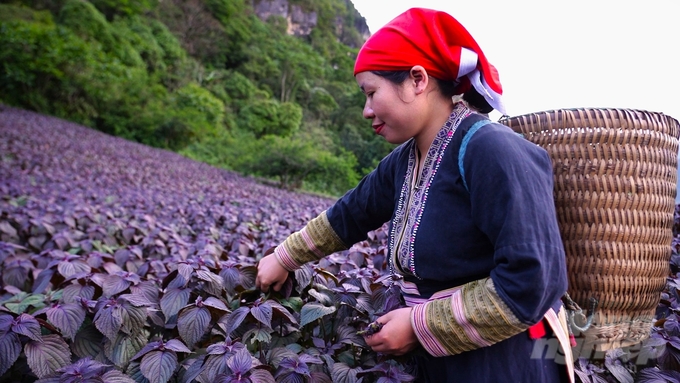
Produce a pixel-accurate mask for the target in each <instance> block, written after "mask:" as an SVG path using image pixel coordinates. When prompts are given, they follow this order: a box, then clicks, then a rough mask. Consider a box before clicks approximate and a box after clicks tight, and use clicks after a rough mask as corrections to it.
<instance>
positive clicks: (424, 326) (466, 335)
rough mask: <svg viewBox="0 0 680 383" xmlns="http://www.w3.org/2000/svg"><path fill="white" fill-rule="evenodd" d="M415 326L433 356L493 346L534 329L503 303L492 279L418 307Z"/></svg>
mask: <svg viewBox="0 0 680 383" xmlns="http://www.w3.org/2000/svg"><path fill="white" fill-rule="evenodd" d="M411 324H412V326H413V329H414V331H415V333H416V336H417V337H418V339H419V340H420V343H421V344H422V345H423V347H424V348H425V350H426V351H427V352H428V353H430V354H431V355H432V356H447V355H456V354H460V353H462V352H465V351H470V350H474V349H477V348H480V347H485V346H490V345H492V344H494V343H497V342H500V341H502V340H504V339H507V338H510V337H511V336H513V335H516V334H519V333H521V332H522V331H525V330H526V329H527V328H529V327H530V326H529V325H527V324H524V323H522V322H520V321H519V319H517V317H515V315H514V314H513V313H512V312H511V311H510V309H509V308H508V307H507V305H506V304H505V303H504V302H503V301H502V300H501V298H500V297H499V296H498V294H497V293H496V289H495V287H494V284H493V281H492V280H491V278H485V279H480V280H478V281H474V282H470V283H467V284H465V285H463V286H461V288H460V289H458V290H456V291H455V292H454V293H453V294H452V295H451V296H450V297H447V298H443V299H434V300H431V301H427V302H425V303H422V304H418V305H416V306H414V307H413V310H412V311H411Z"/></svg>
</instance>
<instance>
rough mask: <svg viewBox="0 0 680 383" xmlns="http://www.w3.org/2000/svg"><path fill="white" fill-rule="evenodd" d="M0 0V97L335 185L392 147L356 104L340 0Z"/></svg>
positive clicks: (351, 33)
mask: <svg viewBox="0 0 680 383" xmlns="http://www.w3.org/2000/svg"><path fill="white" fill-rule="evenodd" d="M259 2H260V1H258V0H162V1H161V0H120V1H118V0H90V1H85V0H55V1H50V0H22V1H7V0H0V103H2V104H6V105H11V106H16V107H20V108H25V109H29V110H33V111H37V112H40V113H44V114H47V115H52V116H57V117H60V118H63V119H66V120H69V121H73V122H77V123H80V124H83V125H86V126H89V127H91V128H94V129H97V130H99V131H102V132H105V133H108V134H111V135H114V136H119V137H123V138H126V139H129V140H132V141H136V142H140V143H143V144H146V145H150V146H153V147H158V148H164V149H168V150H171V151H174V152H178V153H180V154H182V155H184V156H186V157H189V158H192V159H195V160H198V161H202V162H205V163H209V164H211V165H214V166H217V167H220V168H225V169H228V170H232V171H235V172H238V173H240V174H243V175H249V176H254V177H257V178H260V179H263V180H266V181H267V182H271V183H276V184H277V185H279V186H280V187H282V188H286V189H288V190H304V191H309V192H315V193H321V194H325V195H329V196H339V195H341V194H342V193H344V192H345V191H346V190H347V189H349V188H351V187H353V186H354V185H355V183H356V182H357V181H358V180H359V179H360V178H361V177H362V176H363V175H365V174H366V173H367V172H368V171H369V170H370V169H371V168H373V167H374V166H375V165H376V164H377V162H378V161H379V160H380V159H381V158H382V157H384V156H385V155H386V154H387V153H389V151H390V150H391V149H392V146H391V145H390V144H388V143H386V142H385V141H384V140H382V139H381V138H380V137H378V136H375V135H374V134H373V132H372V130H371V129H370V124H369V122H368V121H366V120H364V119H363V118H362V115H361V110H362V107H363V102H364V97H363V95H362V94H361V92H360V90H359V88H358V87H357V85H356V83H355V82H354V78H353V75H352V68H353V65H354V59H355V57H356V53H357V51H358V48H359V47H360V46H361V44H362V43H363V41H364V40H363V39H364V38H365V36H363V35H362V34H361V33H360V31H359V30H358V29H357V28H356V27H355V26H356V25H357V23H359V24H362V23H363V25H365V21H364V20H363V18H362V17H361V16H360V15H359V13H358V12H357V11H356V9H355V8H354V6H353V5H352V3H351V1H349V0H288V1H287V3H288V6H289V7H298V8H299V9H301V10H302V11H303V12H305V13H308V14H314V15H315V16H316V24H315V25H314V27H313V28H312V29H311V31H310V32H309V33H308V34H305V35H300V36H295V35H292V34H289V33H288V31H287V29H288V20H287V19H285V18H284V17H282V16H271V17H268V18H267V19H266V20H262V19H261V18H260V17H258V15H257V14H256V12H255V9H254V7H255V6H256V5H257V4H259Z"/></svg>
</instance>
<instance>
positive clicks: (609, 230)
mask: <svg viewBox="0 0 680 383" xmlns="http://www.w3.org/2000/svg"><path fill="white" fill-rule="evenodd" d="M501 122H502V123H504V124H505V125H508V126H509V127H510V128H512V129H513V130H514V131H515V132H517V133H521V134H522V135H523V136H524V137H525V138H526V139H528V140H529V141H531V142H533V143H535V144H537V145H539V146H541V147H543V148H544V149H545V150H546V151H547V152H548V154H549V155H550V157H551V159H552V162H553V169H554V176H555V178H554V197H555V207H556V210H557V218H558V222H559V226H560V232H561V235H562V241H563V243H564V247H565V251H566V254H567V272H568V275H569V291H568V292H569V295H571V297H572V298H573V299H574V301H575V302H576V303H577V304H578V305H579V306H581V307H583V308H585V307H588V300H589V299H590V298H591V297H595V298H596V299H597V300H598V306H597V309H596V310H595V315H594V316H593V324H592V326H591V327H590V328H589V329H588V330H586V331H585V332H584V333H583V334H580V336H582V337H584V339H585V342H586V343H587V344H592V345H594V347H595V348H596V349H598V350H607V349H611V348H616V347H625V346H630V345H633V344H636V343H639V342H640V341H642V340H644V339H646V338H647V337H648V336H649V334H650V331H651V326H652V324H653V321H654V314H655V309H656V306H657V304H658V302H659V299H660V293H661V291H662V290H663V288H664V286H665V283H666V277H667V276H668V273H669V261H670V255H671V247H670V246H671V241H672V237H673V233H672V228H673V219H674V217H673V214H674V211H675V194H676V183H677V166H678V164H677V162H678V157H677V155H678V136H679V135H680V125H679V124H678V121H677V120H675V119H673V118H671V117H669V116H666V115H664V114H661V113H654V112H647V111H641V110H630V109H596V108H583V109H563V110H553V111H547V112H540V113H532V114H527V115H523V116H518V117H512V118H509V119H505V120H503V121H501Z"/></svg>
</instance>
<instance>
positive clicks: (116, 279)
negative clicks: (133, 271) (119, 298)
mask: <svg viewBox="0 0 680 383" xmlns="http://www.w3.org/2000/svg"><path fill="white" fill-rule="evenodd" d="M120 274H122V273H116V274H114V275H106V276H104V283H103V284H102V290H103V292H104V296H105V297H112V296H114V295H116V294H119V293H122V292H123V291H125V290H127V289H128V288H129V287H130V285H131V284H132V282H130V281H129V280H128V279H127V278H125V277H124V276H123V275H120Z"/></svg>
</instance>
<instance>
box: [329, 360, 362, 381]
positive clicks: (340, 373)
mask: <svg viewBox="0 0 680 383" xmlns="http://www.w3.org/2000/svg"><path fill="white" fill-rule="evenodd" d="M360 371H361V368H351V367H350V366H348V365H347V364H345V363H341V362H337V363H334V364H333V367H332V368H331V378H332V379H333V382H335V383H356V382H357V381H358V378H357V373H358V372H360Z"/></svg>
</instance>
